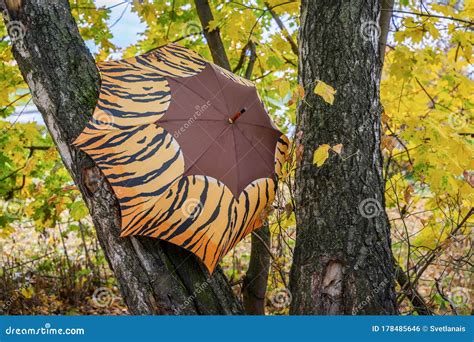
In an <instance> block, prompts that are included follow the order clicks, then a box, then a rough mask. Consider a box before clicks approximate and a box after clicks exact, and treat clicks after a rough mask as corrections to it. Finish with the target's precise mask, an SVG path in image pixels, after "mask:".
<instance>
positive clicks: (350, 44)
mask: <svg viewBox="0 0 474 342" xmlns="http://www.w3.org/2000/svg"><path fill="white" fill-rule="evenodd" d="M379 13H380V1H377V0H365V1H362V0H356V1H344V0H338V1H323V0H303V1H302V4H301V27H300V33H299V82H300V84H302V85H303V86H304V88H305V90H306V94H308V95H307V96H306V98H305V101H302V103H301V104H300V106H299V108H298V130H301V131H302V132H303V136H302V144H303V146H304V152H303V158H302V161H301V163H300V165H299V168H298V170H297V174H296V208H295V209H296V219H297V236H296V246H295V251H294V261H293V266H292V269H291V275H290V291H291V292H292V297H293V301H292V303H291V307H290V312H291V313H293V314H396V312H397V310H396V303H395V292H394V284H393V279H394V270H393V259H392V252H391V249H390V227H389V222H388V218H387V215H386V213H385V210H384V208H385V201H384V182H383V178H382V156H381V151H380V116H381V105H380V100H379V82H380V67H381V63H380V55H379V43H378V34H377V32H378V33H380V31H379V30H378V31H377V28H379V26H378V25H377V23H378V17H379ZM317 80H322V81H324V82H325V83H327V84H330V85H331V86H333V87H334V88H335V89H336V90H337V93H336V95H335V101H334V104H333V105H329V104H328V103H326V102H324V101H323V99H322V98H321V97H320V96H318V95H316V94H314V93H313V89H314V87H315V82H316V81H317ZM340 143H341V144H343V146H344V147H343V152H342V155H341V156H338V155H336V154H335V153H333V152H329V153H330V157H329V159H328V160H327V161H326V163H325V164H323V165H322V166H321V167H317V166H316V165H313V163H312V159H313V151H314V150H315V148H317V147H318V146H319V145H321V144H329V145H331V146H333V145H336V144H340Z"/></svg>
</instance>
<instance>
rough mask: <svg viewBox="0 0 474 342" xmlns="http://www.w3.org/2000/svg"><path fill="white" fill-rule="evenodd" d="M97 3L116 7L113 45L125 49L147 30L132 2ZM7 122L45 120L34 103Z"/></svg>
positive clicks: (93, 49)
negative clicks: (134, 11) (133, 10)
mask: <svg viewBox="0 0 474 342" xmlns="http://www.w3.org/2000/svg"><path fill="white" fill-rule="evenodd" d="M95 3H96V5H97V6H106V7H110V6H114V5H116V6H115V7H113V8H112V9H111V13H110V19H109V21H108V23H109V26H111V25H113V26H112V27H111V28H110V30H111V31H112V34H113V36H114V38H113V39H112V43H114V44H115V45H116V46H117V47H119V48H125V47H127V46H129V45H131V44H133V43H135V42H136V41H137V40H138V39H139V38H140V36H139V34H140V33H141V32H143V31H144V30H145V28H146V26H145V25H144V24H143V23H141V22H140V19H139V17H138V15H137V14H136V13H133V12H132V11H131V3H130V0H129V1H123V0H96V1H95ZM86 45H87V47H88V48H89V50H91V52H96V51H97V49H96V47H95V46H94V44H93V43H92V42H90V41H86ZM7 121H9V122H11V123H16V122H18V123H26V122H37V123H38V124H41V125H44V122H43V118H42V117H41V114H39V112H38V110H37V109H36V106H35V105H34V104H33V102H32V101H30V102H29V103H27V104H26V106H19V107H17V108H16V110H15V112H14V113H13V114H12V115H10V116H9V117H8V118H7Z"/></svg>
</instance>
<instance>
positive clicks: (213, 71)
mask: <svg viewBox="0 0 474 342" xmlns="http://www.w3.org/2000/svg"><path fill="white" fill-rule="evenodd" d="M211 68H212V73H213V74H214V77H215V78H216V82H217V84H218V85H219V87H220V88H221V90H220V92H221V93H222V97H223V98H224V103H225V108H226V109H227V113H229V114H231V113H230V110H229V106H228V104H227V99H226V97H225V94H224V92H223V91H222V90H223V89H224V87H222V84H221V82H220V81H219V77H217V74H216V69H214V67H213V65H212V64H211ZM224 117H225V118H227V117H226V116H225V115H224Z"/></svg>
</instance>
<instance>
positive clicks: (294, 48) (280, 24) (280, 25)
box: [265, 1, 298, 56]
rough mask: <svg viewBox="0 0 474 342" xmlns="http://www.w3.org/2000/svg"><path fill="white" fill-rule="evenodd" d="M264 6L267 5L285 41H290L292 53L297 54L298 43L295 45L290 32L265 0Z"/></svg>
mask: <svg viewBox="0 0 474 342" xmlns="http://www.w3.org/2000/svg"><path fill="white" fill-rule="evenodd" d="M265 6H266V7H267V10H268V12H270V14H271V15H272V17H273V20H275V22H276V23H277V25H278V27H279V28H280V30H281V31H282V32H283V35H284V37H285V39H286V40H287V42H288V43H290V46H291V51H293V53H294V54H295V55H296V56H298V45H296V43H295V41H294V40H293V38H292V37H291V34H290V32H288V30H287V28H286V27H285V24H283V22H282V21H281V19H280V17H279V16H278V14H276V13H275V11H274V10H273V8H272V7H270V5H269V4H268V2H266V1H265Z"/></svg>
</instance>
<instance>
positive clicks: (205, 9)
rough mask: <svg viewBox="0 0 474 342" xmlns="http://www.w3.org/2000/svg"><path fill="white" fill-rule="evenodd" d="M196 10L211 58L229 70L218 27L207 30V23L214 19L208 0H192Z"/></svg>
mask: <svg viewBox="0 0 474 342" xmlns="http://www.w3.org/2000/svg"><path fill="white" fill-rule="evenodd" d="M194 3H195V5H196V10H197V13H198V16H199V20H200V21H201V25H202V28H203V31H204V36H205V37H206V40H207V44H208V45H209V48H210V50H211V55H212V60H213V61H214V63H216V64H217V65H219V66H220V67H223V68H224V69H226V70H230V63H229V59H228V58H227V54H226V53H225V48H224V44H223V43H222V39H221V34H220V30H219V28H218V27H217V28H215V29H214V30H212V31H209V23H210V22H211V21H212V20H214V16H213V15H212V11H211V7H210V6H209V1H208V0H194Z"/></svg>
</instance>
